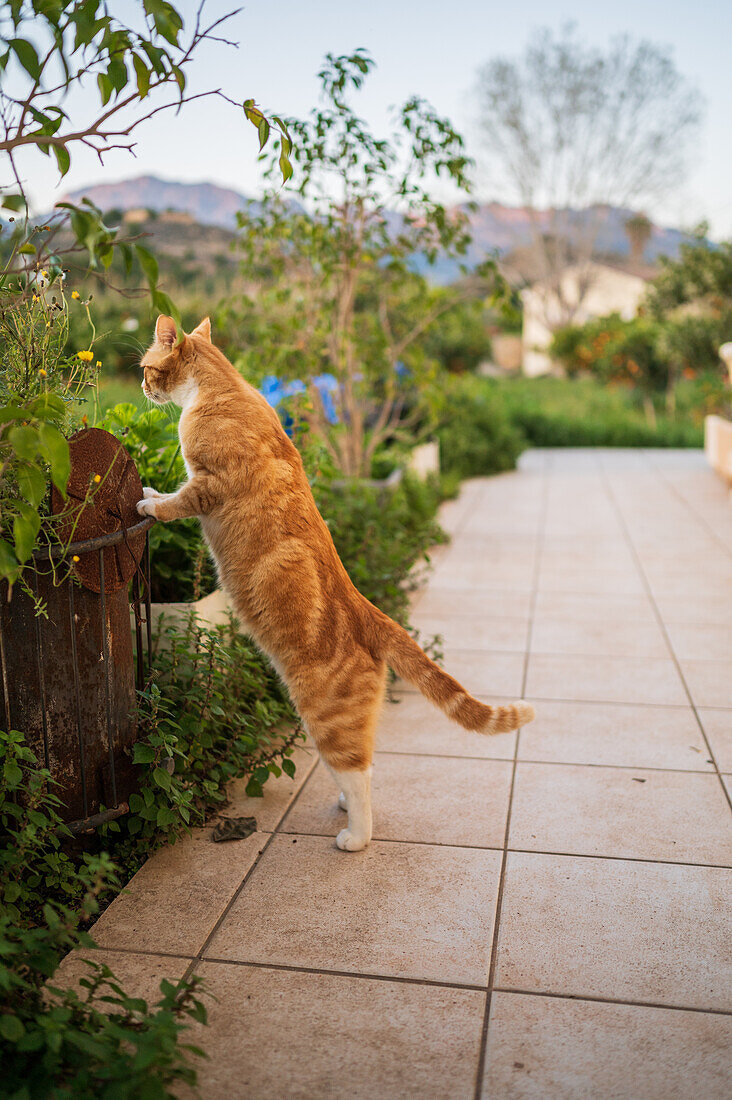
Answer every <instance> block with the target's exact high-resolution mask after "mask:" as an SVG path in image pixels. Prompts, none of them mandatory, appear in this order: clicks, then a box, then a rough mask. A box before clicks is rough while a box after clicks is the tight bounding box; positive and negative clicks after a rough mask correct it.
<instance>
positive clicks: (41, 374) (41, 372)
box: [38, 367, 48, 378]
mask: <svg viewBox="0 0 732 1100" xmlns="http://www.w3.org/2000/svg"><path fill="white" fill-rule="evenodd" d="M38 373H39V374H40V376H41V378H45V377H46V375H47V374H48V371H47V370H44V369H43V367H41V369H40V370H39V372H38Z"/></svg>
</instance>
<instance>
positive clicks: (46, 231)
mask: <svg viewBox="0 0 732 1100" xmlns="http://www.w3.org/2000/svg"><path fill="white" fill-rule="evenodd" d="M50 228H51V226H50V225H44V226H43V232H44V233H48V231H49V230H50Z"/></svg>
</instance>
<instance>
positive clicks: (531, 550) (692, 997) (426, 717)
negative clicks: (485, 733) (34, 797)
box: [67, 450, 732, 1100]
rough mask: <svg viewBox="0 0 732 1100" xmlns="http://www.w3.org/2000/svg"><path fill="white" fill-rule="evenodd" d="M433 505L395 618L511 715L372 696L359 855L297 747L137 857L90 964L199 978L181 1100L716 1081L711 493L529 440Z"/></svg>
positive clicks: (720, 845)
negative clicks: (366, 831)
mask: <svg viewBox="0 0 732 1100" xmlns="http://www.w3.org/2000/svg"><path fill="white" fill-rule="evenodd" d="M443 519H444V523H445V526H446V527H447V528H448V529H449V530H450V532H451V533H452V535H453V540H452V543H451V545H450V546H449V547H448V548H446V549H445V550H444V551H441V552H440V553H439V554H438V555H437V556H436V558H435V562H436V564H435V569H434V572H433V573H432V576H431V579H430V582H429V585H428V587H427V588H426V589H425V590H424V591H423V592H422V593H421V594H420V596H419V598H418V599H417V601H416V605H415V614H414V622H415V624H416V625H417V626H419V627H420V629H422V630H424V631H425V632H428V633H433V632H439V633H441V634H442V635H443V636H444V639H445V647H444V648H445V666H446V668H447V669H448V670H449V671H450V672H451V673H453V674H454V675H455V676H457V677H458V678H459V679H461V680H462V681H463V682H464V684H465V685H466V686H467V687H468V688H469V689H471V690H472V691H474V692H475V693H476V694H478V695H480V696H483V697H487V698H490V699H491V700H501V699H514V698H518V697H520V696H525V697H526V698H528V699H531V700H532V701H534V702H535V705H536V710H537V719H536V721H535V722H534V723H532V724H531V725H530V726H527V727H526V728H525V729H524V730H523V731H521V732H520V734H519V735H518V736H517V735H515V734H506V735H502V736H499V737H494V738H490V739H487V738H485V739H483V738H481V737H480V736H479V735H477V734H469V733H466V732H464V731H463V730H461V729H460V728H458V727H456V726H453V725H452V724H450V723H449V722H448V721H447V720H446V719H445V718H444V717H443V716H442V715H441V714H440V713H439V712H438V711H436V710H435V709H433V708H432V707H430V705H429V704H428V703H427V702H426V701H425V700H424V699H423V698H422V697H421V696H420V695H418V694H415V693H414V692H413V691H411V690H400V691H399V693H398V698H399V703H398V705H388V704H387V706H386V707H385V713H384V718H383V722H382V734H381V738H380V745H379V752H378V754H377V757H376V762H375V768H374V797H375V838H376V839H375V840H374V842H373V843H372V845H371V847H370V848H369V849H368V850H366V851H365V852H362V853H357V854H344V853H341V852H339V851H337V850H336V848H335V846H334V841H333V837H334V836H335V833H336V831H337V830H338V829H339V828H340V827H341V826H342V814H341V813H340V812H339V811H338V809H337V808H336V804H335V799H336V794H337V792H336V790H335V788H334V787H333V784H332V781H331V780H330V778H329V777H328V776H327V775H326V773H325V771H324V769H323V767H322V766H321V765H319V764H317V762H316V758H315V757H314V756H313V755H312V754H311V753H310V752H309V751H308V750H300V752H299V754H298V755H299V759H298V771H297V776H296V779H295V781H294V782H291V781H289V780H285V779H284V778H283V779H282V780H281V781H278V782H277V783H276V784H275V783H274V782H273V783H271V784H268V786H267V793H266V796H265V798H264V800H258V801H251V800H247V799H246V798H245V797H244V796H243V795H242V794H241V793H240V792H239V791H238V792H237V794H236V797H235V800H234V803H233V805H232V806H231V807H230V808H229V809H228V811H227V813H229V814H233V815H236V814H239V813H243V812H252V813H254V814H255V815H256V817H257V820H258V824H259V829H260V832H258V833H257V834H255V835H254V836H252V837H250V838H248V839H247V840H244V841H238V842H235V843H229V844H220V845H217V844H212V843H210V840H209V834H208V832H207V831H202V832H199V833H198V834H197V835H196V836H195V837H194V838H192V839H190V840H186V841H184V842H182V843H179V844H177V845H176V846H175V847H174V848H171V849H167V850H165V851H163V852H161V853H159V854H158V855H156V856H155V857H154V858H153V859H152V860H150V861H149V862H148V864H147V865H146V866H145V867H144V868H143V869H142V871H141V872H140V873H139V874H138V875H137V876H136V878H135V879H134V880H133V882H132V884H131V886H130V889H129V891H128V893H127V894H126V895H122V896H120V897H119V898H118V899H117V900H116V901H115V902H114V904H113V905H112V906H111V907H110V908H109V909H108V910H107V912H106V913H105V914H104V915H103V916H102V918H101V919H100V921H99V922H98V924H97V925H96V927H95V929H94V934H95V936H96V938H97V940H98V942H99V943H100V944H101V945H102V947H103V948H104V950H103V951H102V952H101V953H100V954H101V956H102V957H103V958H104V959H105V960H106V961H109V962H110V965H112V966H113V968H114V969H115V970H116V971H117V973H118V974H119V975H120V976H121V977H123V978H127V979H128V980H129V982H130V984H134V986H135V987H136V991H138V992H140V993H142V994H143V995H147V996H153V995H154V991H155V989H156V988H157V984H158V982H159V980H160V978H161V977H168V978H171V979H174V978H178V977H180V976H182V975H183V974H184V973H191V972H193V971H195V972H197V973H200V974H203V975H204V976H205V978H206V982H207V985H208V988H209V989H210V990H211V992H212V993H213V994H214V995H215V997H216V998H217V1000H216V1001H215V1002H213V1003H212V1004H211V1006H210V1025H211V1026H210V1027H209V1028H208V1030H206V1031H202V1032H201V1033H200V1034H199V1035H197V1036H196V1039H197V1041H199V1042H201V1043H202V1044H203V1045H204V1046H205V1047H206V1048H207V1050H208V1051H209V1053H210V1055H211V1058H210V1061H209V1062H208V1063H207V1064H205V1065H204V1066H203V1067H202V1068H201V1071H200V1078H201V1092H202V1095H203V1097H204V1100H218V1098H227V1100H230V1098H234V1097H252V1098H260V1097H261V1098H265V1097H266V1098H270V1097H288V1098H289V1097H302V1098H307V1100H309V1098H319V1097H321V1096H329V1097H330V1096H332V1097H351V1098H353V1097H357V1098H365V1097H369V1098H371V1097H378V1098H391V1097H399V1098H402V1097H417V1096H419V1097H427V1098H432V1097H450V1098H453V1097H457V1098H463V1097H466V1098H467V1097H472V1096H473V1095H474V1094H476V1090H477V1094H478V1095H483V1096H485V1097H497V1098H503V1097H511V1098H514V1097H537V1098H538V1097H542V1098H543V1097H550V1098H554V1097H576V1098H578V1100H586V1098H588V1097H595V1096H597V1097H628V1098H630V1097H632V1098H634V1100H637V1098H642V1097H646V1098H663V1100H669V1098H671V1097H688V1096H690V1095H694V1096H698V1097H700V1098H701V1097H703V1098H704V1100H712V1098H717V1097H719V1098H721V1097H726V1096H729V1095H730V1093H731V1091H732V1064H731V1063H732V1054H731V1050H732V922H731V921H730V916H729V914H730V901H731V900H732V891H731V890H730V872H729V870H728V869H725V868H729V866H730V865H732V830H731V829H730V806H729V795H730V789H732V506H730V503H729V502H728V501H727V499H726V493H725V490H724V488H723V486H722V484H721V482H720V481H718V480H717V479H716V478H715V476H714V475H713V474H712V473H710V472H709V471H708V469H707V468H706V466H705V464H704V460H703V457H702V456H701V454H699V453H697V452H693V453H689V452H660V451H633V452H630V451H599V450H593V451H578V450H573V451H541V452H538V451H534V452H530V453H528V454H527V455H525V456H524V458H523V460H522V462H521V465H520V469H519V470H518V471H517V472H515V473H511V474H505V475H502V476H500V477H496V478H490V479H480V480H475V481H471V482H468V483H466V484H465V486H464V487H463V491H462V493H461V495H460V498H459V500H457V501H456V502H453V503H450V504H448V505H447V506H446V507H445V509H444V511H443ZM725 783H726V784H727V785H728V787H727V790H725ZM67 969H68V970H69V973H71V969H72V968H71V967H68V966H67Z"/></svg>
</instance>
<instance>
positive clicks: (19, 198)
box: [3, 195, 26, 214]
mask: <svg viewBox="0 0 732 1100" xmlns="http://www.w3.org/2000/svg"><path fill="white" fill-rule="evenodd" d="M3 206H4V207H5V209H6V210H14V211H15V213H16V214H17V213H18V212H19V211H20V210H24V209H25V207H26V201H25V198H24V197H23V195H3Z"/></svg>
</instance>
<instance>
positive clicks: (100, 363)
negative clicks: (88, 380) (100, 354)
mask: <svg viewBox="0 0 732 1100" xmlns="http://www.w3.org/2000/svg"><path fill="white" fill-rule="evenodd" d="M101 365H102V360H101V359H97V366H98V367H101Z"/></svg>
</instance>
